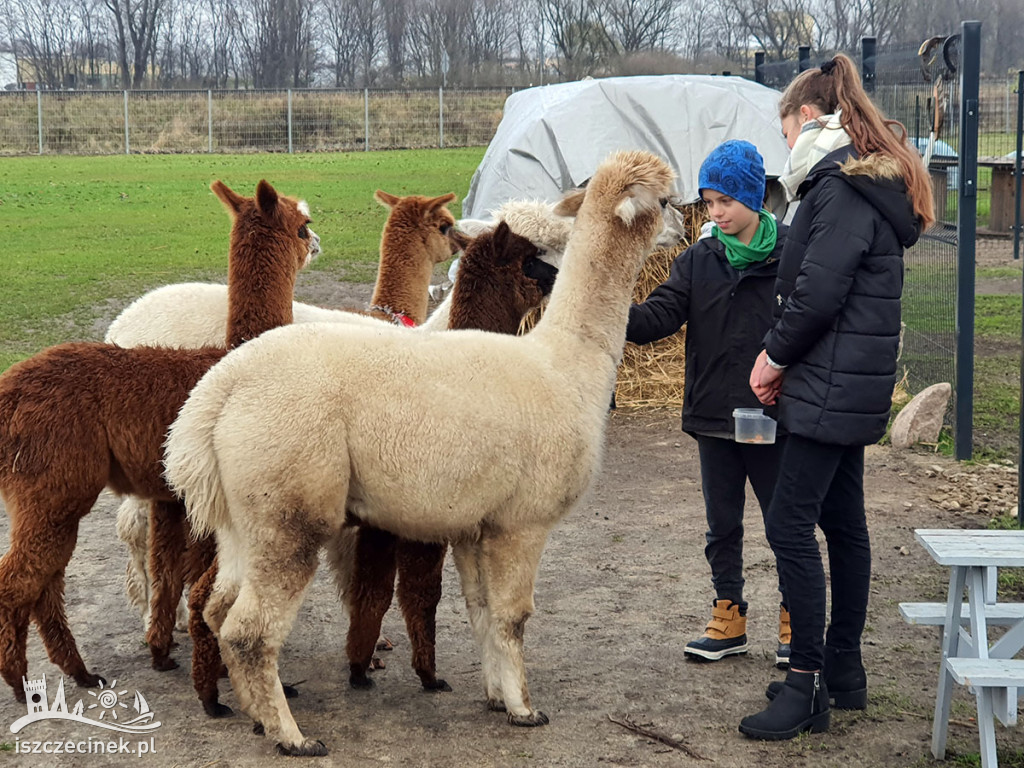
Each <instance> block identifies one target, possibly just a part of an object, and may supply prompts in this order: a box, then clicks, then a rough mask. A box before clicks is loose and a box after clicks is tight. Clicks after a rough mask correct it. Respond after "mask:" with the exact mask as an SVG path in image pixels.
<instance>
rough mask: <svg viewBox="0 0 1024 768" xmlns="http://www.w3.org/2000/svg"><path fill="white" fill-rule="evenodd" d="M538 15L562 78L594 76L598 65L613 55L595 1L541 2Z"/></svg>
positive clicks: (612, 48) (549, 0) (545, 0)
mask: <svg viewBox="0 0 1024 768" xmlns="http://www.w3.org/2000/svg"><path fill="white" fill-rule="evenodd" d="M541 15H542V17H543V20H544V25H545V28H546V31H547V35H548V39H549V40H550V41H551V43H552V45H553V46H554V48H555V54H556V56H557V57H558V60H559V63H558V65H557V67H558V71H559V74H560V75H561V76H562V77H563V78H565V79H569V80H574V79H576V78H579V77H582V76H583V75H586V74H593V73H595V72H598V71H599V68H600V66H601V63H602V62H603V61H605V60H606V59H607V58H608V57H609V56H610V55H613V54H615V53H616V51H615V46H614V41H613V40H612V38H611V36H610V35H609V34H608V31H607V29H606V28H605V26H604V23H603V21H602V16H601V12H600V7H599V6H598V4H597V0H541Z"/></svg>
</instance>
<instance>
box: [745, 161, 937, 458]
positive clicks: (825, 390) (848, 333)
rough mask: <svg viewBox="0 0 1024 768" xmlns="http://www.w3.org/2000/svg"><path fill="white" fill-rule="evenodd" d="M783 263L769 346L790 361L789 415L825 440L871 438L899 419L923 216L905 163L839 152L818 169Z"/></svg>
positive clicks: (786, 418)
mask: <svg viewBox="0 0 1024 768" xmlns="http://www.w3.org/2000/svg"><path fill="white" fill-rule="evenodd" d="M800 197H801V200H802V202H801V203H800V207H799V208H798V209H797V212H796V215H795V217H794V219H793V224H792V226H791V227H790V229H789V237H788V238H787V240H786V247H785V249H784V251H783V254H782V262H781V264H780V265H779V279H778V282H777V283H776V297H775V304H776V306H775V313H776V323H775V326H774V327H773V328H772V329H771V330H770V331H769V332H768V334H767V336H765V340H764V341H765V349H767V351H768V355H769V357H771V358H772V360H774V361H775V362H777V363H780V364H782V365H787V366H789V367H788V368H787V369H786V371H785V375H784V376H783V379H782V394H781V397H780V400H779V406H780V408H779V418H780V422H781V424H782V425H783V426H785V428H786V430H787V431H789V432H791V433H793V434H797V435H801V436H802V437H807V438H810V439H811V440H817V441H818V442H822V443H833V444H837V445H869V444H871V443H874V442H876V441H877V440H878V439H879V438H880V437H882V435H883V434H885V427H886V424H887V423H888V419H889V409H890V405H891V402H892V390H893V385H894V384H895V374H896V352H897V348H898V345H899V336H900V296H901V294H902V292H903V249H904V248H908V247H910V246H911V245H913V244H914V243H915V242H916V241H917V238H918V234H919V229H918V222H917V218H916V217H915V216H914V213H913V209H912V207H911V203H910V199H909V198H908V197H907V194H906V185H905V184H904V182H903V178H902V175H901V174H900V170H899V166H898V164H897V163H896V162H895V161H893V160H891V159H889V158H880V157H877V156H869V157H866V158H865V159H863V160H861V159H858V158H857V154H856V151H855V150H854V149H853V147H843V148H841V149H838V150H836V151H834V152H832V153H831V154H829V155H828V156H826V157H825V158H824V159H823V160H821V162H819V163H818V164H817V165H815V166H814V168H812V169H811V171H810V173H809V174H808V175H807V178H806V179H805V180H804V182H803V184H802V185H801V186H800Z"/></svg>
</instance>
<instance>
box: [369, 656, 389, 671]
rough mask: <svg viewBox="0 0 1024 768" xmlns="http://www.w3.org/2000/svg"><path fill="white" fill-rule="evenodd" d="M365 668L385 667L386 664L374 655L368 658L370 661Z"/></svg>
mask: <svg viewBox="0 0 1024 768" xmlns="http://www.w3.org/2000/svg"><path fill="white" fill-rule="evenodd" d="M367 669H387V665H386V664H384V662H383V661H381V660H380V658H379V657H377V656H374V657H373V658H372V659H370V663H369V665H368V666H367Z"/></svg>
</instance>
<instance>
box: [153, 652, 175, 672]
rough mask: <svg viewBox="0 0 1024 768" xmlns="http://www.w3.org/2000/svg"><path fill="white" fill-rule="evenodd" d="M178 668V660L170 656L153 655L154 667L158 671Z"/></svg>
mask: <svg viewBox="0 0 1024 768" xmlns="http://www.w3.org/2000/svg"><path fill="white" fill-rule="evenodd" d="M177 668H178V662H176V661H175V660H174V659H172V658H171V657H170V656H154V657H153V669H155V670H156V671H157V672H170V671H171V670H172V669H177Z"/></svg>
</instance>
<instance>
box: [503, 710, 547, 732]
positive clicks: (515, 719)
mask: <svg viewBox="0 0 1024 768" xmlns="http://www.w3.org/2000/svg"><path fill="white" fill-rule="evenodd" d="M508 723H509V725H518V726H520V727H521V728H535V727H537V726H538V725H547V724H548V716H547V715H545V714H544V713H543V712H541V711H540V710H539V709H535V710H533V711H532V712H530V714H528V715H514V714H512V713H511V712H509V713H508Z"/></svg>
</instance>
